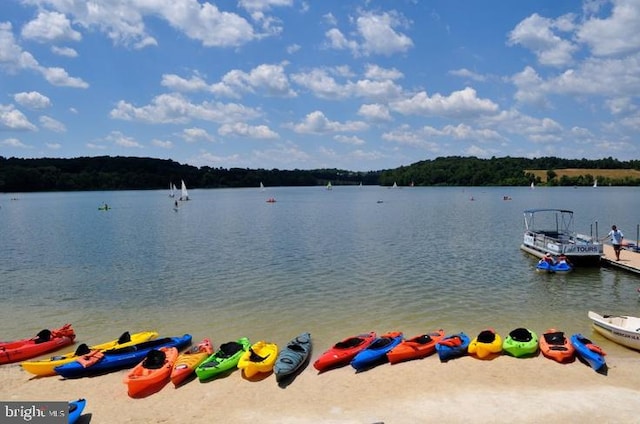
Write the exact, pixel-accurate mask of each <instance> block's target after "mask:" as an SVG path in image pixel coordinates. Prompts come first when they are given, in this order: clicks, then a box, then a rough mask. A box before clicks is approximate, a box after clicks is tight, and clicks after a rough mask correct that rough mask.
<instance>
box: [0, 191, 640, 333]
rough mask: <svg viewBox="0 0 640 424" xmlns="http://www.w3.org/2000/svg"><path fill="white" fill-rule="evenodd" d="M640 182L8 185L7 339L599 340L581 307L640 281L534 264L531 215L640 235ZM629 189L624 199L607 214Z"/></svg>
mask: <svg viewBox="0 0 640 424" xmlns="http://www.w3.org/2000/svg"><path fill="white" fill-rule="evenodd" d="M636 191H637V189H635V188H599V189H597V190H594V189H591V188H588V189H587V188H579V189H573V188H553V189H545V188H540V189H536V190H529V189H528V188H504V187H502V188H418V187H414V188H400V189H389V188H381V187H363V188H358V187H339V186H338V187H334V188H333V190H331V191H327V190H325V189H324V188H320V187H306V188H268V189H267V190H266V191H265V192H261V191H260V190H259V189H257V188H256V189H233V190H231V189H230V190H192V191H191V192H190V195H191V198H192V200H191V201H189V202H182V203H181V205H180V207H179V210H178V211H177V212H175V211H174V210H173V207H172V206H173V200H172V199H170V198H169V197H168V196H167V193H165V192H162V191H142V192H133V191H127V192H85V193H37V194H21V195H19V196H18V197H19V200H16V201H10V200H9V195H4V196H0V206H2V208H1V209H0V219H1V221H2V227H1V228H0V235H1V240H2V245H1V246H0V254H1V256H0V257H1V258H2V260H1V261H0V283H1V284H2V286H3V293H5V294H6V295H5V296H3V298H2V300H0V306H1V308H0V310H1V311H0V319H2V322H3V334H2V335H1V336H2V337H1V338H2V339H10V338H15V337H20V336H23V335H24V334H25V332H27V333H29V332H33V331H37V330H38V329H40V328H41V327H45V326H55V325H60V324H62V323H64V322H72V323H73V324H74V326H75V327H76V329H77V332H78V336H79V338H80V339H81V340H87V341H103V339H105V338H106V337H109V338H110V337H113V336H116V335H117V334H119V333H121V332H122V331H124V330H132V331H137V330H142V329H157V330H159V331H160V332H161V333H163V334H169V333H175V334H182V333H184V332H191V333H193V334H194V336H195V337H203V336H211V337H213V338H214V340H215V341H216V343H222V342H223V341H226V340H232V339H236V338H238V337H239V336H244V335H246V336H248V337H250V338H252V339H255V340H257V339H263V338H267V339H271V340H274V341H276V342H282V343H284V342H286V341H287V340H289V339H290V338H291V337H292V336H293V335H295V334H298V333H300V332H301V331H310V332H311V333H312V335H313V336H314V338H316V340H322V341H324V344H329V343H330V342H333V341H335V340H337V339H342V338H344V337H345V336H347V335H351V334H353V333H359V332H364V331H370V330H375V331H379V332H385V331H389V330H402V331H404V332H405V333H406V334H407V335H410V334H411V335H413V334H417V333H420V332H424V331H428V330H429V331H430V330H432V329H435V328H444V329H445V330H446V331H459V330H464V331H466V332H468V333H469V334H473V333H475V332H477V331H479V330H481V329H483V328H485V327H487V326H491V327H493V328H496V329H497V330H498V331H499V332H502V333H506V332H508V331H510V330H511V329H513V328H515V327H519V326H528V327H530V328H532V329H534V330H537V331H540V332H541V331H544V330H546V329H547V328H549V327H556V328H561V329H563V330H565V331H567V332H572V331H580V332H586V333H590V329H589V321H588V319H587V317H586V313H587V310H589V309H594V310H596V311H601V312H609V313H627V314H633V313H634V311H637V308H638V296H637V292H636V288H637V286H638V285H639V284H640V283H639V280H638V278H637V277H636V276H634V275H631V274H627V273H624V272H621V271H615V270H608V269H578V270H576V271H575V272H573V273H571V274H568V275H547V274H537V273H535V271H534V268H535V263H536V259H535V258H532V257H531V256H528V255H527V254H525V253H523V252H521V251H520V249H519V246H520V243H521V240H522V232H523V216H522V211H523V210H524V209H526V208H533V207H553V208H566V209H572V210H574V211H575V212H576V215H575V224H576V230H579V231H580V232H582V233H590V232H595V231H596V228H598V231H599V232H600V234H599V235H600V236H602V235H603V234H604V233H606V229H608V227H609V226H610V225H611V224H612V223H614V222H615V223H616V224H617V225H618V226H619V227H620V228H621V229H622V230H623V232H625V233H626V234H625V235H626V236H627V238H628V239H631V240H633V239H634V238H635V234H634V233H635V228H636V226H637V223H636V222H634V221H633V220H634V219H635V217H634V216H633V214H632V213H627V212H626V211H633V210H637V209H638V205H637V203H638V202H639V200H638V198H639V196H637V193H636ZM505 195H508V196H510V197H511V198H512V199H513V200H509V201H505V200H503V196H505ZM12 197H13V195H12ZM269 197H275V198H276V200H277V202H276V203H267V202H266V199H267V198H269ZM471 197H473V199H474V200H473V201H471V200H470V198H471ZM619 199H624V202H625V204H627V205H628V208H626V209H620V208H617V207H616V208H611V207H610V205H615V204H617V203H616V202H618V200H619ZM614 200H615V201H614ZM102 202H107V203H108V204H109V205H110V206H112V207H113V209H111V210H109V211H99V210H98V209H97V208H98V206H99V205H100V204H102ZM596 223H597V227H596ZM111 322H113V323H114V324H108V323H111Z"/></svg>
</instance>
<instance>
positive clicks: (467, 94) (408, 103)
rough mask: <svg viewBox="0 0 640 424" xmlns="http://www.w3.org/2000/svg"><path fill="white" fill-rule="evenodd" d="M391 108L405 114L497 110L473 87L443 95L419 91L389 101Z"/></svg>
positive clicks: (473, 114) (461, 114)
mask: <svg viewBox="0 0 640 424" xmlns="http://www.w3.org/2000/svg"><path fill="white" fill-rule="evenodd" d="M390 106H391V109H392V110H394V111H396V112H399V113H402V114H405V115H424V116H446V117H456V118H464V117H477V116H481V115H491V114H495V113H496V112H497V111H498V105H497V104H495V103H494V102H492V101H491V100H489V99H480V98H478V96H477V93H476V91H475V90H474V89H473V88H470V87H467V88H465V89H464V90H460V91H454V92H453V93H451V94H450V95H449V96H447V97H445V96H443V95H441V94H434V95H433V96H431V97H429V95H428V94H427V93H426V92H424V91H421V92H420V93H417V94H416V95H414V96H413V97H411V98H408V99H405V100H400V101H398V102H392V103H391V105H390Z"/></svg>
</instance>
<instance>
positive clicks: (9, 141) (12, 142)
mask: <svg viewBox="0 0 640 424" xmlns="http://www.w3.org/2000/svg"><path fill="white" fill-rule="evenodd" d="M0 144H2V145H3V146H7V147H13V148H18V149H30V148H31V146H29V145H27V144H24V143H23V142H22V141H20V140H18V139H17V138H5V139H4V140H2V142H0Z"/></svg>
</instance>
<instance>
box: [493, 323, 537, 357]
mask: <svg viewBox="0 0 640 424" xmlns="http://www.w3.org/2000/svg"><path fill="white" fill-rule="evenodd" d="M502 350H504V351H505V353H508V354H509V355H511V356H515V357H516V358H521V357H523V356H533V355H535V354H536V353H537V352H538V335H537V334H536V333H535V332H533V331H531V330H528V329H526V328H516V329H515V330H513V331H511V332H510V333H509V335H508V336H507V337H505V339H504V342H503V343H502Z"/></svg>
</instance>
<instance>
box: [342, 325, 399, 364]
mask: <svg viewBox="0 0 640 424" xmlns="http://www.w3.org/2000/svg"><path fill="white" fill-rule="evenodd" d="M403 338H404V337H403V334H402V331H392V332H389V333H385V334H383V335H381V336H380V337H378V338H376V339H375V340H374V341H373V343H371V344H370V345H369V346H367V347H365V348H364V349H362V350H361V351H360V352H358V353H357V354H356V356H354V358H353V359H352V360H351V366H352V367H353V368H355V370H356V371H364V370H367V369H370V368H372V367H374V366H376V365H379V364H381V363H383V362H386V361H387V360H388V358H387V353H388V352H389V351H390V350H391V349H393V348H394V347H396V346H398V345H399V344H400V342H402V339H403Z"/></svg>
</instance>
